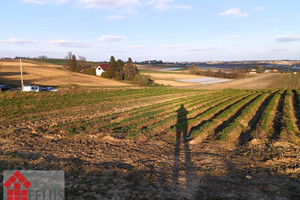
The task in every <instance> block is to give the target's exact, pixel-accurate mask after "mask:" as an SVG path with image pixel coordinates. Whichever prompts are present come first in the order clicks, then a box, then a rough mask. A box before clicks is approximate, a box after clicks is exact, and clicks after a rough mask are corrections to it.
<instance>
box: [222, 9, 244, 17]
mask: <svg viewBox="0 0 300 200" xmlns="http://www.w3.org/2000/svg"><path fill="white" fill-rule="evenodd" d="M219 16H232V17H236V18H241V17H246V16H248V13H246V12H242V11H241V9H240V8H231V9H229V10H226V11H225V12H222V13H220V14H219Z"/></svg>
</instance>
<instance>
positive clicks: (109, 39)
mask: <svg viewBox="0 0 300 200" xmlns="http://www.w3.org/2000/svg"><path fill="white" fill-rule="evenodd" d="M125 38H126V37H125V36H116V35H102V36H101V37H99V38H98V40H99V41H100V42H116V41H120V40H123V39H125Z"/></svg>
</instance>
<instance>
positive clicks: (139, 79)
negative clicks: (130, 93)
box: [133, 74, 153, 86]
mask: <svg viewBox="0 0 300 200" xmlns="http://www.w3.org/2000/svg"><path fill="white" fill-rule="evenodd" d="M133 83H134V84H137V85H139V86H148V85H150V84H151V83H153V81H152V80H151V79H150V78H149V76H146V75H141V74H136V75H135V76H134V78H133Z"/></svg>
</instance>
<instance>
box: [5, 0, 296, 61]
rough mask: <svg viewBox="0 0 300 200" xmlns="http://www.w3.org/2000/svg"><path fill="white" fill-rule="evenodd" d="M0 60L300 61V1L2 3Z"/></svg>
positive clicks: (31, 0)
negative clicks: (71, 55) (42, 57)
mask: <svg viewBox="0 0 300 200" xmlns="http://www.w3.org/2000/svg"><path fill="white" fill-rule="evenodd" d="M1 7H2V9H1V13H0V22H1V26H0V57H14V56H30V57H35V56H39V55H47V56H48V57H51V58H63V57H65V56H66V54H67V52H68V51H71V52H73V53H74V54H75V55H76V56H80V55H81V56H85V57H86V58H87V59H88V60H95V61H101V60H109V57H110V56H111V55H114V56H115V57H116V58H121V59H123V60H127V58H128V57H132V59H133V60H135V61H142V60H149V59H156V60H163V61H217V60H226V61H230V60H266V59H275V60H281V59H300V26H299V24H300V1H299V0H288V1H287V0H276V1H271V0H185V1H183V0H1Z"/></svg>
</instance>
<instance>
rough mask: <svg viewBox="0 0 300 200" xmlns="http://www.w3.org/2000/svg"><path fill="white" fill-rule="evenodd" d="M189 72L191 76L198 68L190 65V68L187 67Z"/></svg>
mask: <svg viewBox="0 0 300 200" xmlns="http://www.w3.org/2000/svg"><path fill="white" fill-rule="evenodd" d="M189 70H190V73H191V74H195V73H196V72H197V70H198V68H197V67H196V65H194V64H192V65H191V66H190V67H189Z"/></svg>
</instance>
